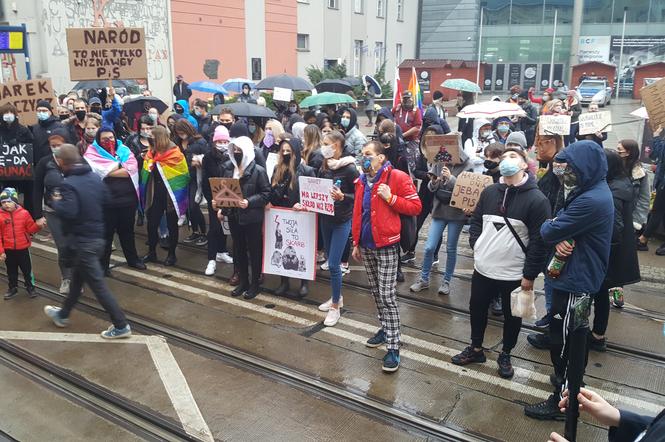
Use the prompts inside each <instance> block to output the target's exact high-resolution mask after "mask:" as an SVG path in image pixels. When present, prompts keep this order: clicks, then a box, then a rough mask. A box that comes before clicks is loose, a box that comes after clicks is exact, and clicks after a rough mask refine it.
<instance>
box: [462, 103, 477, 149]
mask: <svg viewBox="0 0 665 442" xmlns="http://www.w3.org/2000/svg"><path fill="white" fill-rule="evenodd" d="M475 101H476V100H475V97H474V95H473V93H471V92H461V93H460V94H459V95H458V96H457V112H459V111H461V110H462V109H464V108H465V107H467V106H470V105H472V104H473V103H474V102H475ZM457 132H459V133H461V134H462V145H464V143H466V140H468V139H469V138H471V137H473V118H459V119H458V120H457Z"/></svg>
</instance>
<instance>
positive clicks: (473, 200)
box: [450, 172, 493, 213]
mask: <svg viewBox="0 0 665 442" xmlns="http://www.w3.org/2000/svg"><path fill="white" fill-rule="evenodd" d="M492 182H493V181H492V177H491V176H489V175H482V174H480V173H472V172H462V173H460V174H459V176H458V177H457V179H456V180H455V187H454V188H453V195H452V197H451V199H450V205H451V206H452V207H456V208H458V209H462V210H463V211H464V212H465V213H467V209H468V211H469V212H473V210H474V209H475V208H476V204H478V200H479V199H480V193H481V192H482V191H483V189H485V187H487V186H490V185H491V184H492Z"/></svg>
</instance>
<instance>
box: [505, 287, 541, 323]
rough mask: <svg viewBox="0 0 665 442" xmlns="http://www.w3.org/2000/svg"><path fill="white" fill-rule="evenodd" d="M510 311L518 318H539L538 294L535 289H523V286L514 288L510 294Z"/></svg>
mask: <svg viewBox="0 0 665 442" xmlns="http://www.w3.org/2000/svg"><path fill="white" fill-rule="evenodd" d="M510 312H511V313H512V315H513V316H515V317H516V318H522V319H531V320H535V319H537V316H536V296H535V295H534V294H533V290H522V287H517V288H516V289H515V290H513V291H512V293H511V294H510Z"/></svg>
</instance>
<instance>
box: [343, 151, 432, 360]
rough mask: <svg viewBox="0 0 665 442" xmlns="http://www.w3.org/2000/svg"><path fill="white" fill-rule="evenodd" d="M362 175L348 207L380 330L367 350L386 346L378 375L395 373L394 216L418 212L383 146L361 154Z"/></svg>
mask: <svg viewBox="0 0 665 442" xmlns="http://www.w3.org/2000/svg"><path fill="white" fill-rule="evenodd" d="M362 155H363V156H362V161H361V165H362V169H363V172H364V173H363V174H362V175H361V176H360V178H358V179H357V180H356V183H355V187H356V194H355V199H354V204H353V257H354V258H355V259H356V260H357V261H362V262H363V263H364V264H365V270H366V271H367V279H368V280H369V285H370V289H371V291H372V294H373V295H374V301H375V302H376V308H377V310H378V313H379V319H380V321H381V329H380V330H379V331H378V332H377V333H376V334H375V335H374V336H373V337H372V338H370V339H369V340H368V341H367V343H366V345H367V346H368V347H379V346H381V345H382V344H384V343H385V344H386V346H387V348H388V353H386V355H385V356H384V358H383V367H382V368H383V371H386V372H394V371H397V369H398V368H399V347H400V321H399V309H398V308H397V290H396V289H397V265H398V262H399V243H400V231H401V222H400V217H399V216H400V215H408V216H416V215H418V214H419V213H420V210H421V209H422V204H421V202H420V198H418V192H417V191H416V187H415V186H414V185H413V181H412V180H411V178H410V177H409V175H407V174H406V173H404V172H402V171H400V170H397V169H394V168H393V166H392V164H390V161H388V160H387V158H386V151H385V148H384V147H383V144H381V143H379V142H378V141H370V142H369V143H367V144H365V146H364V147H363V150H362Z"/></svg>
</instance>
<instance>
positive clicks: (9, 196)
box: [0, 187, 18, 204]
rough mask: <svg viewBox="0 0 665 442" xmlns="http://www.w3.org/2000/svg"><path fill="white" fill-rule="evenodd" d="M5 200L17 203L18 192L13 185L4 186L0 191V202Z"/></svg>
mask: <svg viewBox="0 0 665 442" xmlns="http://www.w3.org/2000/svg"><path fill="white" fill-rule="evenodd" d="M5 201H13V202H15V203H16V204H18V192H17V191H16V189H14V188H13V187H5V188H4V189H2V192H0V203H4V202H5Z"/></svg>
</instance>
